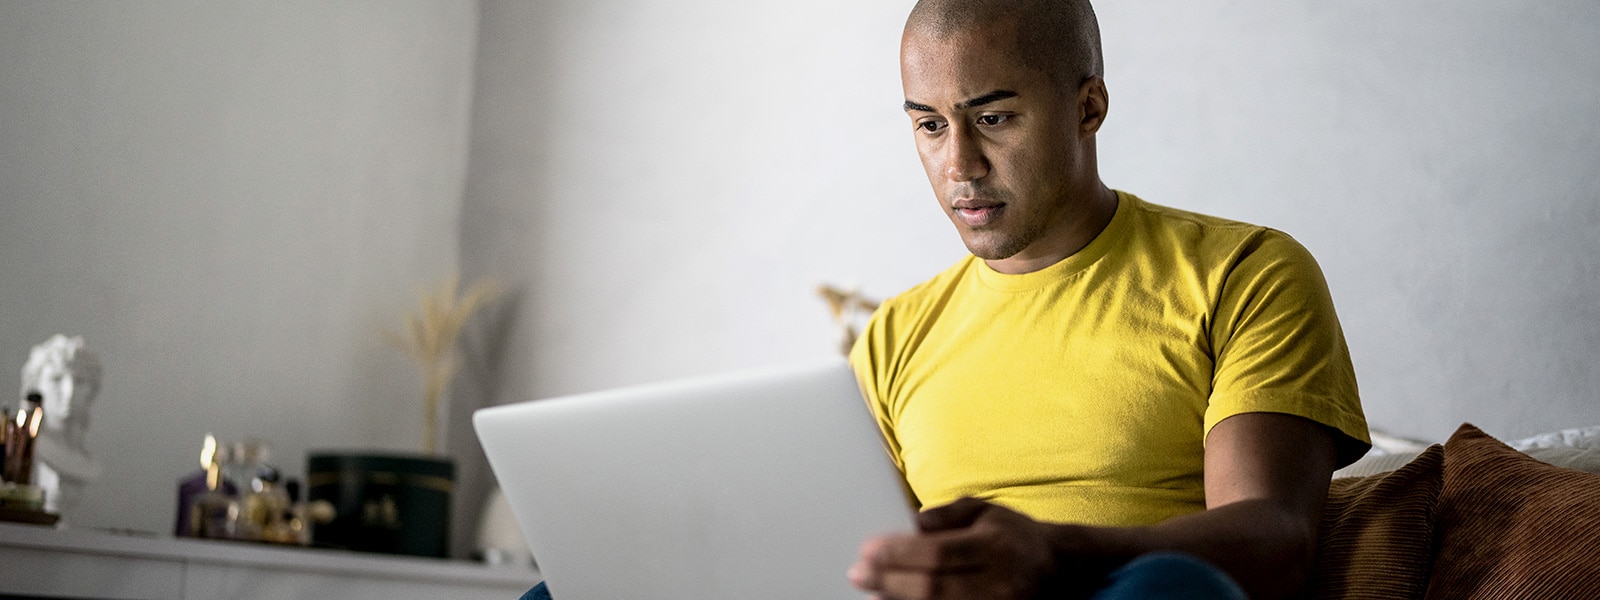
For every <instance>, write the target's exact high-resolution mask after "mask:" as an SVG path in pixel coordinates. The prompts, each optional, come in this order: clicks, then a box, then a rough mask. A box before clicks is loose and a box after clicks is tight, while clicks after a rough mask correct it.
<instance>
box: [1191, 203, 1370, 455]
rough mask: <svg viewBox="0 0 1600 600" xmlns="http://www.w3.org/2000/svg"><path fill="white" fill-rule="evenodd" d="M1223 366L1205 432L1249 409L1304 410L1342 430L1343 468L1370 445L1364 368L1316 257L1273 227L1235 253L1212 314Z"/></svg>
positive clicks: (1299, 413) (1216, 350) (1216, 372)
mask: <svg viewBox="0 0 1600 600" xmlns="http://www.w3.org/2000/svg"><path fill="white" fill-rule="evenodd" d="M1210 335H1211V347H1212V348H1213V351H1214V353H1215V354H1214V355H1215V361H1216V362H1215V370H1214V376H1213V381H1212V391H1211V398H1210V403H1209V405H1208V406H1207V408H1206V414H1205V431H1206V433H1207V435H1209V434H1210V433H1211V428H1212V427H1213V426H1215V425H1216V424H1217V423H1219V422H1221V421H1222V420H1223V419H1226V418H1228V417H1231V416H1234V415H1238V414H1242V413H1250V412H1272V413H1284V414H1290V415H1295V416H1299V417H1304V418H1307V419H1310V420H1312V421H1316V422H1318V423H1321V424H1323V425H1326V426H1328V427H1331V428H1333V429H1335V430H1337V431H1339V432H1340V433H1341V434H1342V435H1343V439H1340V440H1339V444H1338V446H1339V456H1338V464H1339V466H1341V467H1342V466H1344V465H1347V464H1349V463H1351V462H1354V461H1355V460H1356V459H1357V458H1360V457H1361V455H1362V454H1365V453H1366V451H1367V449H1368V448H1370V447H1371V439H1370V437H1368V433H1367V422H1366V417H1365V416H1364V415H1363V414H1362V411H1361V400H1360V396H1359V394H1358V393H1357V390H1356V377H1355V367H1354V366H1352V364H1351V362H1350V350H1349V348H1348V347H1347V346H1346V345H1345V340H1344V332H1343V330H1342V329H1340V327H1339V318H1338V316H1337V315H1336V314H1335V313H1334V308H1333V298H1332V297H1331V295H1330V294H1329V293H1328V284H1327V281H1326V280H1325V279H1324V278H1323V276H1322V269H1321V268H1319V267H1318V266H1317V263H1316V259H1314V258H1312V256H1311V253H1310V252H1308V251H1306V249H1305V247H1303V246H1301V245H1300V243H1299V242H1296V241H1295V240H1294V239H1293V238H1291V237H1289V236H1288V235H1287V234H1284V233H1282V232H1278V231H1273V230H1266V231H1264V232H1263V233H1262V234H1261V235H1257V236H1254V237H1252V238H1251V239H1250V240H1249V241H1247V242H1246V243H1245V244H1244V245H1243V246H1241V248H1240V251H1239V253H1238V255H1237V259H1236V260H1234V261H1233V263H1232V267H1231V268H1230V270H1229V271H1228V273H1227V275H1226V278H1225V280H1224V282H1223V286H1222V292H1221V295H1220V298H1219V299H1218V302H1217V305H1216V311H1215V312H1214V314H1213V322H1212V325H1211V331H1210Z"/></svg>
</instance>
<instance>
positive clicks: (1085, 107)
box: [1077, 75, 1111, 138]
mask: <svg viewBox="0 0 1600 600" xmlns="http://www.w3.org/2000/svg"><path fill="white" fill-rule="evenodd" d="M1077 103H1078V117H1079V118H1078V135H1079V136H1080V137H1085V138H1088V137H1093V136H1094V134H1095V133H1096V132H1098V131H1100V126H1101V125H1102V124H1104V123H1105V122H1106V111H1108V110H1110V107H1111V96H1110V94H1108V93H1107V92H1106V80H1105V79H1103V78H1101V77H1099V76H1095V75H1091V76H1090V77H1089V78H1088V79H1085V80H1083V85H1080V86H1078V98H1077Z"/></svg>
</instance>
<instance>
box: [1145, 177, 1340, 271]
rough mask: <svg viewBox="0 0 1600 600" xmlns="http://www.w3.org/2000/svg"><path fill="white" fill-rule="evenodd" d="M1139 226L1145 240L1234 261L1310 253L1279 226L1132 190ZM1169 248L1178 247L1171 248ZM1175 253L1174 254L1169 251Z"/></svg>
mask: <svg viewBox="0 0 1600 600" xmlns="http://www.w3.org/2000/svg"><path fill="white" fill-rule="evenodd" d="M1125 197H1127V198H1130V199H1132V200H1133V206H1132V208H1134V210H1135V212H1136V213H1137V215H1136V216H1137V218H1136V219H1134V220H1135V221H1137V223H1138V225H1137V229H1138V230H1139V231H1140V234H1141V235H1143V236H1144V237H1145V238H1147V239H1146V240H1144V241H1145V242H1146V243H1150V244H1155V245H1161V246H1179V247H1181V252H1178V253H1177V254H1176V255H1177V256H1184V257H1187V258H1189V259H1199V260H1207V261H1221V262H1224V263H1231V262H1233V261H1237V260H1240V259H1242V258H1244V257H1246V256H1252V255H1255V256H1258V257H1260V256H1262V255H1266V256H1281V257H1285V258H1289V257H1293V258H1300V257H1302V256H1303V257H1307V258H1308V257H1309V252H1307V251H1306V249H1305V247H1304V246H1302V245H1301V244H1300V242H1298V241H1296V240H1295V239H1294V237H1293V236H1291V235H1289V234H1288V233H1285V232H1283V231H1281V230H1279V229H1275V228H1272V227H1268V226H1265V225H1257V224H1254V223H1248V222H1245V221H1239V220H1235V219H1230V218H1225V217H1219V216H1214V215H1210V214H1206V213H1201V212H1196V211H1191V210H1185V209H1181V208H1174V207H1171V206H1166V205H1161V204H1156V203H1152V202H1149V201H1146V200H1142V199H1139V198H1137V197H1135V196H1132V195H1131V194H1126V195H1125ZM1167 250H1178V249H1177V248H1169V249H1167ZM1169 255H1172V254H1169Z"/></svg>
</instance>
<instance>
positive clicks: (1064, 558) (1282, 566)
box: [1054, 500, 1316, 599]
mask: <svg viewBox="0 0 1600 600" xmlns="http://www.w3.org/2000/svg"><path fill="white" fill-rule="evenodd" d="M1055 532H1056V533H1055V536H1054V545H1055V548H1054V549H1055V553H1056V556H1057V560H1058V567H1059V568H1058V572H1059V573H1060V574H1061V575H1062V576H1064V577H1082V576H1094V575H1103V574H1104V573H1107V572H1110V571H1111V570H1114V569H1116V568H1117V567H1118V566H1121V565H1122V564H1123V563H1126V562H1128V561H1129V560H1132V559H1133V558H1134V557H1137V556H1139V555H1141V554H1145V553H1147V552H1154V551H1161V550H1174V551H1179V552H1185V553H1188V554H1192V555H1195V556H1198V557H1200V558H1203V559H1205V560H1206V561H1207V562H1210V563H1211V564H1213V565H1216V566H1217V568H1220V569H1222V570H1223V571H1225V572H1227V573H1228V575H1229V576H1231V577H1233V579H1234V581H1236V582H1238V583H1239V586H1240V587H1242V588H1244V590H1245V591H1246V592H1248V593H1249V594H1250V596H1251V597H1252V598H1257V599H1273V598H1282V597H1286V596H1289V595H1290V594H1293V593H1294V592H1296V591H1298V590H1299V589H1300V586H1301V585H1302V584H1303V583H1304V581H1305V577H1306V573H1307V570H1308V568H1309V567H1310V564H1311V560H1312V557H1313V556H1314V554H1315V550H1316V544H1315V541H1316V532H1315V530H1314V529H1313V528H1312V527H1311V526H1310V525H1309V524H1308V523H1306V522H1305V520H1304V519H1303V518H1301V517H1300V516H1299V515H1297V514H1296V513H1295V512H1294V511H1291V510H1286V509H1284V508H1282V507H1281V506H1279V505H1276V504H1274V503H1272V502H1271V501H1268V500H1244V501H1240V502H1235V503H1232V504H1228V505H1225V506H1219V507H1216V508H1213V509H1210V510H1206V511H1202V512H1198V513H1194V514H1190V515H1185V516H1182V517H1177V518H1174V519H1171V520H1168V521H1166V522H1163V523H1161V524H1158V525H1152V526H1148V527H1090V526H1083V525H1056V526H1055Z"/></svg>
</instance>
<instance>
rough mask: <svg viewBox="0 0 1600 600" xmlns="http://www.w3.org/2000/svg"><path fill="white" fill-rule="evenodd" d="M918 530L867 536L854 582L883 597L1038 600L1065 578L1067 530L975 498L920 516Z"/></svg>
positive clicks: (894, 599)
mask: <svg viewBox="0 0 1600 600" xmlns="http://www.w3.org/2000/svg"><path fill="white" fill-rule="evenodd" d="M917 527H918V529H919V530H920V531H918V532H917V533H909V534H900V535H888V536H883V537H877V538H873V539H870V540H867V542H866V543H865V544H863V545H862V547H861V559H860V560H859V561H857V562H856V564H855V566H852V567H851V568H850V582H851V583H853V584H854V585H855V586H856V587H857V588H860V589H861V590H863V591H867V592H873V593H875V594H877V596H878V597H879V598H885V599H892V600H933V599H937V598H959V599H963V600H970V599H973V598H993V599H996V600H1022V599H1025V598H1033V597H1035V596H1036V595H1037V594H1038V593H1039V592H1040V591H1041V590H1042V589H1045V588H1051V587H1053V586H1054V585H1055V582H1057V581H1059V580H1060V579H1061V575H1062V574H1063V573H1062V569H1061V568H1060V566H1061V565H1058V564H1057V557H1058V556H1060V553H1059V552H1058V550H1059V547H1060V546H1061V542H1060V540H1059V539H1058V538H1059V537H1060V534H1061V533H1062V531H1059V529H1060V528H1059V526H1052V525H1048V524H1044V523H1040V522H1038V521H1034V520H1033V519H1030V518H1028V517H1027V516H1024V515H1022V514H1021V513H1018V512H1016V511H1013V510H1011V509H1008V508H1005V507H1002V506H997V505H994V504H990V503H987V502H984V501H982V500H977V499H974V498H963V499H961V500H957V501H955V502H953V503H950V504H947V505H944V506H940V507H937V508H932V509H928V510H926V511H923V512H922V513H921V514H919V515H917Z"/></svg>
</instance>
